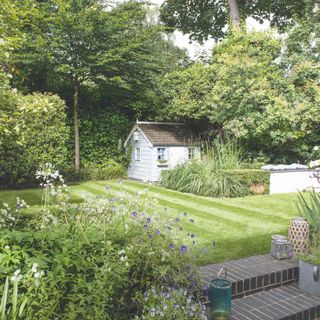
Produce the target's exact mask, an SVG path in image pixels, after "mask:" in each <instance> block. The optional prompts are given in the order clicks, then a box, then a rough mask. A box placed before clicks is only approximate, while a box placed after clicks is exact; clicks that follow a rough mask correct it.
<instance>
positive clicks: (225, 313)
mask: <svg viewBox="0 0 320 320" xmlns="http://www.w3.org/2000/svg"><path fill="white" fill-rule="evenodd" d="M210 310H211V316H212V318H213V319H214V320H229V319H231V283H230V281H229V280H227V279H221V278H217V279H213V280H212V281H211V283H210Z"/></svg>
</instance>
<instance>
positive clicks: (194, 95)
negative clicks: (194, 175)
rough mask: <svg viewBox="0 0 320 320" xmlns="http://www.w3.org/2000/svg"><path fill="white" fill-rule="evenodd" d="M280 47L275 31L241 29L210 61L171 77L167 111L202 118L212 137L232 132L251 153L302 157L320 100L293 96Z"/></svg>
mask: <svg viewBox="0 0 320 320" xmlns="http://www.w3.org/2000/svg"><path fill="white" fill-rule="evenodd" d="M280 48H281V43H280V41H279V40H277V39H275V38H274V37H273V36H272V35H271V34H268V33H262V32H251V33H242V32H235V33H234V34H233V35H231V36H230V37H228V38H227V39H225V40H224V41H222V42H221V43H219V44H218V45H216V46H215V47H214V49H213V55H212V63H211V64H210V65H200V64H195V65H193V66H191V67H190V68H188V69H186V70H184V71H178V72H174V73H172V74H171V75H170V76H169V77H168V78H167V79H165V81H164V86H165V87H166V88H168V89H167V91H166V92H167V97H168V98H167V99H168V108H166V110H165V111H164V114H166V115H167V117H176V118H182V119H188V120H190V119H191V120H196V121H202V122H203V123H205V124H207V128H208V130H209V131H211V134H212V135H217V134H219V133H221V132H223V133H224V134H225V133H228V134H229V135H231V136H234V137H236V138H237V140H238V141H239V143H240V145H241V146H242V147H243V148H244V149H245V150H246V151H247V155H248V156H253V157H255V156H256V155H257V154H261V153H262V154H265V155H266V158H268V159H269V160H270V161H276V160H277V159H280V158H281V160H283V159H284V160H287V161H290V160H291V159H294V160H296V158H297V157H300V154H299V150H298V148H299V146H300V144H301V138H302V135H304V134H303V132H308V131H309V130H311V128H312V127H315V123H313V122H312V120H311V119H312V118H314V119H315V122H316V121H317V117H318V114H319V113H318V114H317V112H316V110H317V106H318V105H319V104H316V103H314V104H313V106H314V107H313V108H308V107H305V108H303V109H302V108H301V107H299V104H298V101H297V99H296V98H293V99H292V94H293V89H292V85H291V84H290V81H291V80H289V79H286V78H285V77H284V72H283V70H282V69H281V67H280V65H279V63H278V62H277V59H278V57H279V55H280ZM315 87H316V84H315V85H314V88H315ZM289 96H290V97H291V98H290V99H289V98H288V97H289ZM300 98H301V99H302V100H303V98H302V97H301V96H300ZM302 100H301V101H302ZM303 101H305V100H303ZM304 113H305V114H304ZM307 114H308V115H307ZM312 115H313V116H312ZM291 161H292V160H291Z"/></svg>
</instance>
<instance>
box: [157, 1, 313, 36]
mask: <svg viewBox="0 0 320 320" xmlns="http://www.w3.org/2000/svg"><path fill="white" fill-rule="evenodd" d="M315 3H319V0H283V1H276V0H255V1H245V0H228V1H225V0H204V1H187V0H166V1H165V2H164V4H163V5H162V8H161V17H162V20H163V21H164V22H165V23H166V24H167V25H168V26H169V27H171V28H176V29H179V30H181V31H182V32H183V33H188V34H190V37H191V39H195V40H200V41H203V40H205V39H208V38H209V37H213V38H216V39H220V38H224V37H225V36H226V34H227V33H228V30H230V18H231V21H232V23H233V25H235V26H238V27H239V25H240V22H241V20H242V21H244V20H245V18H246V17H253V18H255V19H256V20H258V21H259V22H261V23H262V22H263V21H264V20H269V21H270V22H271V25H272V26H277V27H280V28H284V27H286V26H287V25H288V24H290V23H292V18H296V17H302V16H304V15H305V13H306V11H308V12H309V11H311V10H312V9H313V8H314V5H315ZM226 26H228V28H226Z"/></svg>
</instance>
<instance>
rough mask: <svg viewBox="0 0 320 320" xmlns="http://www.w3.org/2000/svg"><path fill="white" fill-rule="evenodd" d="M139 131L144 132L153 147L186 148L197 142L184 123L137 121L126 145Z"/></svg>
mask: <svg viewBox="0 0 320 320" xmlns="http://www.w3.org/2000/svg"><path fill="white" fill-rule="evenodd" d="M137 129H140V130H141V131H142V133H143V134H144V136H145V137H146V139H147V140H148V141H149V142H150V144H151V145H153V146H162V145H163V146H186V145H190V144H191V143H193V142H196V135H195V133H194V132H193V131H192V129H191V128H190V127H189V126H188V125H186V124H184V123H168V122H139V121H137V123H136V125H135V126H134V128H133V129H132V131H131V132H130V134H129V136H128V138H127V140H126V142H125V145H126V144H127V143H128V141H129V139H130V137H131V136H132V134H133V133H134V132H135V131H136V130H137Z"/></svg>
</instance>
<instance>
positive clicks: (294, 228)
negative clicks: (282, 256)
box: [289, 218, 310, 256]
mask: <svg viewBox="0 0 320 320" xmlns="http://www.w3.org/2000/svg"><path fill="white" fill-rule="evenodd" d="M309 239H310V225H309V223H308V221H307V220H306V219H304V218H294V219H292V221H291V224H290V228H289V240H290V242H291V246H292V251H293V255H294V256H296V255H298V254H300V253H304V252H306V250H307V249H308V246H309Z"/></svg>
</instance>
